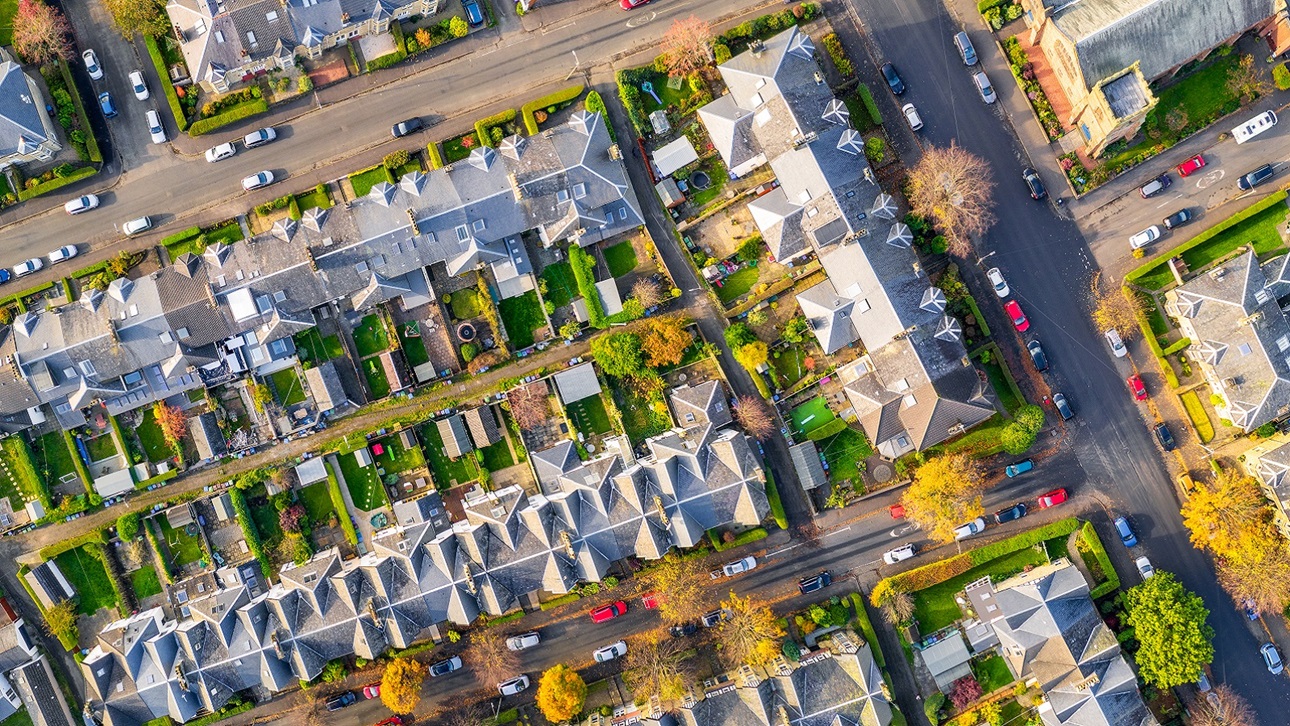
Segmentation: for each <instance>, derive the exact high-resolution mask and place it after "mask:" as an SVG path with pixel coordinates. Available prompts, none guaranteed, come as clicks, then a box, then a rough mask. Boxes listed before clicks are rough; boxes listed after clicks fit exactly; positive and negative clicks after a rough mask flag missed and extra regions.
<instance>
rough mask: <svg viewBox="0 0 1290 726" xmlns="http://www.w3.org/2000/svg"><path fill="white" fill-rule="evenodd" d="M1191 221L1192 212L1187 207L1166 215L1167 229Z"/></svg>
mask: <svg viewBox="0 0 1290 726" xmlns="http://www.w3.org/2000/svg"><path fill="white" fill-rule="evenodd" d="M1190 221H1191V212H1189V211H1187V210H1186V209H1179V210H1178V211H1177V212H1174V213H1173V214H1171V215H1169V216H1168V217H1165V229H1173V228H1174V227H1181V226H1183V225H1184V224H1187V223H1188V222H1190Z"/></svg>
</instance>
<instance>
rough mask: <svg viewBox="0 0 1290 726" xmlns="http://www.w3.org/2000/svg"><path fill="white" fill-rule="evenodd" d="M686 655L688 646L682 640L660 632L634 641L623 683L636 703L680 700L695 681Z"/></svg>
mask: <svg viewBox="0 0 1290 726" xmlns="http://www.w3.org/2000/svg"><path fill="white" fill-rule="evenodd" d="M686 652H687V648H686V646H685V645H683V644H682V643H681V642H680V641H678V640H676V639H675V638H669V637H666V636H664V635H663V634H662V633H659V632H657V631H655V632H650V633H642V634H641V635H639V636H636V637H635V638H632V639H630V640H629V641H628V644H627V659H626V661H625V662H624V663H623V680H624V681H625V682H626V683H627V687H628V688H630V689H631V690H632V695H633V696H635V697H636V700H637V701H638V702H640V701H646V702H647V701H649V699H651V698H653V697H654V696H658V697H659V700H662V701H675V700H678V699H680V698H681V696H682V695H684V693H685V689H686V687H687V686H688V685H690V682H691V681H692V680H693V679H694V672H693V670H692V669H691V668H690V666H689V664H688V662H687V660H686V657H685V654H686Z"/></svg>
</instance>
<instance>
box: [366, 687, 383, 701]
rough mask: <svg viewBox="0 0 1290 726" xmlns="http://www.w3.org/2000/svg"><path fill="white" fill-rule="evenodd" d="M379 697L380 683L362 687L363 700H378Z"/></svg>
mask: <svg viewBox="0 0 1290 726" xmlns="http://www.w3.org/2000/svg"><path fill="white" fill-rule="evenodd" d="M380 697H381V684H380V683H369V684H367V685H366V686H363V698H366V699H369V700H370V699H373V698H380Z"/></svg>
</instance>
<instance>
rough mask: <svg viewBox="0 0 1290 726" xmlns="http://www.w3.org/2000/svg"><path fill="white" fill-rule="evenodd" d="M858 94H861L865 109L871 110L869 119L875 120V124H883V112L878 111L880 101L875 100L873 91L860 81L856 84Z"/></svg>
mask: <svg viewBox="0 0 1290 726" xmlns="http://www.w3.org/2000/svg"><path fill="white" fill-rule="evenodd" d="M856 95H858V96H860V103H862V104H864V110H865V111H868V112H869V120H870V121H873V123H874V125H875V126H881V125H882V113H881V112H879V111H878V102H877V101H875V100H873V91H870V90H869V87H868V86H866V85H865V84H864V82H860V83H858V84H856Z"/></svg>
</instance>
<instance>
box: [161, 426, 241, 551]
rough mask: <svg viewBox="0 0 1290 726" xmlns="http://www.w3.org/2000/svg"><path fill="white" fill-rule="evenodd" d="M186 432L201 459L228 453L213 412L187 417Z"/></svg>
mask: <svg viewBox="0 0 1290 726" xmlns="http://www.w3.org/2000/svg"><path fill="white" fill-rule="evenodd" d="M188 433H189V434H190V435H191V436H192V437H193V443H194V444H195V445H196V446H197V455H198V456H199V457H201V459H202V460H206V459H219V458H221V457H223V456H225V455H227V454H228V442H227V441H225V440H224V432H223V431H220V428H219V423H218V422H217V421H216V420H215V414H213V413H203V414H201V415H200V416H193V417H192V418H190V419H188ZM172 526H173V523H172Z"/></svg>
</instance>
